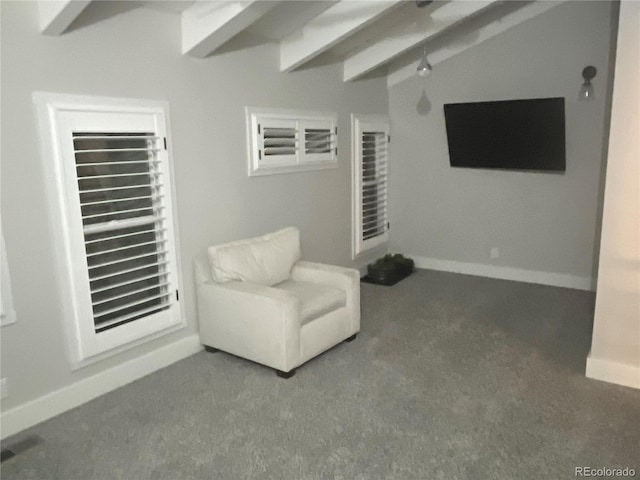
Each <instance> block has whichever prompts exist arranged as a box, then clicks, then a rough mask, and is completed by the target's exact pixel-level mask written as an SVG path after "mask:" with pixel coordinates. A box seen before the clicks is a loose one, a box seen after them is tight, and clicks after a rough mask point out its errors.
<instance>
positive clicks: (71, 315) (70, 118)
mask: <svg viewBox="0 0 640 480" xmlns="http://www.w3.org/2000/svg"><path fill="white" fill-rule="evenodd" d="M33 100H34V103H35V106H36V111H37V114H38V120H39V127H40V137H41V138H40V140H41V141H40V144H41V148H42V152H41V153H42V159H43V162H44V165H45V173H46V177H47V178H51V179H53V181H52V182H47V196H48V199H49V203H50V205H51V206H52V211H51V212H50V214H49V218H50V228H51V229H52V230H53V232H54V236H53V244H54V248H55V250H56V252H57V254H56V269H57V271H58V274H59V275H58V276H59V278H61V279H62V281H61V282H60V287H61V294H62V298H63V302H62V303H63V313H64V319H65V320H64V325H63V327H64V331H65V333H66V336H67V339H68V342H67V344H68V347H69V356H70V360H71V363H72V368H73V369H76V368H80V367H82V366H85V365H88V364H90V363H93V362H95V361H98V360H101V359H103V358H106V357H109V356H111V355H114V354H117V353H119V352H122V351H124V350H127V349H129V348H133V347H135V346H137V345H140V344H142V343H144V342H147V341H150V340H152V339H155V338H158V337H160V336H163V335H166V334H168V333H171V332H173V331H175V330H178V329H180V328H183V327H185V326H186V316H185V312H184V305H183V303H182V302H181V301H180V300H179V299H177V298H174V299H173V300H172V302H171V304H172V306H171V307H170V308H169V309H168V310H165V311H160V312H157V313H155V314H153V315H149V316H145V317H142V318H140V319H137V320H135V321H132V322H129V323H125V324H123V325H119V326H117V327H114V328H111V329H109V330H105V331H102V332H99V333H98V332H96V331H95V325H94V316H93V312H92V307H91V296H90V290H89V277H88V270H87V256H86V251H85V242H84V229H83V225H82V218H81V217H82V214H81V211H80V199H79V188H78V183H77V182H78V180H77V173H76V163H75V157H74V153H73V138H72V136H71V135H69V134H70V133H72V131H73V130H72V128H74V122H76V121H80V122H81V120H80V117H81V116H83V115H88V117H87V118H90V117H93V118H92V122H95V123H92V125H93V128H95V127H96V125H99V124H101V122H104V124H105V131H115V130H113V129H112V126H111V125H112V122H111V119H112V118H113V116H114V115H116V116H118V115H119V116H121V117H122V118H123V120H124V119H125V118H127V119H129V120H131V121H132V122H133V123H138V122H144V123H148V124H149V125H152V128H153V131H154V132H157V135H158V136H162V137H164V138H165V141H166V149H165V150H163V151H162V153H161V154H160V155H161V165H162V167H161V168H162V170H163V173H164V175H165V179H164V183H165V186H164V194H165V195H166V198H165V199H164V200H163V204H162V205H163V209H164V210H165V217H166V228H167V230H168V231H169V237H168V238H169V240H168V241H169V244H170V245H172V247H171V248H170V253H169V259H170V261H171V263H173V265H174V266H173V269H172V272H171V276H172V277H171V278H172V280H171V285H172V288H176V290H177V291H182V290H183V288H182V287H183V283H182V271H181V261H180V242H179V237H178V219H177V212H176V208H175V198H176V192H175V181H174V178H175V175H174V171H173V161H172V158H171V151H172V149H171V139H170V135H169V132H170V125H169V106H168V104H167V103H166V102H162V101H151V100H138V99H128V98H112V97H96V96H82V95H68V94H57V93H48V92H36V93H34V95H33ZM138 119H139V120H138ZM125 123H126V122H125ZM79 128H82V127H79ZM124 131H125V132H126V130H124ZM169 291H170V292H171V290H169ZM88 292H89V296H88V297H87V293H88ZM170 295H175V296H176V297H177V293H175V294H174V293H173V292H171V293H170ZM158 314H160V315H158Z"/></svg>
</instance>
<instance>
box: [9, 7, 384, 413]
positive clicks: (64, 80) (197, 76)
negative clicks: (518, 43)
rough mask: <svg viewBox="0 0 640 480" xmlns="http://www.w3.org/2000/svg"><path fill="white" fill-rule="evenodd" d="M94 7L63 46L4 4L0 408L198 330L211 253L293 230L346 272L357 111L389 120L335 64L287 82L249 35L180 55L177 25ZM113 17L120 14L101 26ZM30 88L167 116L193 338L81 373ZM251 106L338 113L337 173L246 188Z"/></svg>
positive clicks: (369, 91)
mask: <svg viewBox="0 0 640 480" xmlns="http://www.w3.org/2000/svg"><path fill="white" fill-rule="evenodd" d="M97 3H99V4H101V5H94V4H92V5H90V6H89V7H88V10H87V11H85V12H84V13H83V17H82V18H81V19H79V20H80V21H79V24H76V25H74V26H73V27H74V28H72V30H71V31H70V32H69V33H67V34H65V35H62V36H60V37H46V36H43V35H40V34H39V33H38V30H37V4H36V3H35V2H2V4H1V8H2V10H1V17H2V31H1V32H2V39H1V40H2V52H1V53H2V96H1V101H2V120H3V121H2V132H1V133H2V150H1V153H2V179H1V180H2V184H1V188H2V190H1V194H2V226H3V232H4V236H5V240H6V246H7V253H8V260H9V267H10V269H11V276H12V286H13V296H14V303H15V308H16V311H17V316H18V323H17V324H15V325H10V326H7V327H4V328H3V329H2V332H1V333H2V339H1V341H2V344H1V346H2V356H1V361H2V377H7V378H8V379H9V397H8V398H7V399H5V400H3V402H2V409H3V410H6V409H10V408H12V407H15V406H17V405H20V404H22V403H24V402H26V401H28V400H31V399H34V398H37V397H40V396H42V395H44V394H46V393H48V392H51V391H54V390H56V389H59V388H61V387H63V386H65V385H68V384H71V383H73V382H75V381H78V380H80V379H81V378H84V377H87V376H89V375H92V374H96V373H98V372H100V371H102V370H105V369H107V368H109V367H111V366H114V365H116V364H120V363H122V362H124V361H126V360H128V359H131V358H133V357H137V356H139V355H142V354H144V353H145V352H149V351H151V350H154V349H156V348H158V347H160V346H162V345H166V344H168V343H170V342H173V341H176V340H178V339H180V338H182V337H184V336H187V335H190V334H193V333H195V332H196V331H197V319H196V306H195V294H194V282H193V272H192V261H193V259H194V257H195V256H196V255H201V254H203V253H204V251H205V248H206V247H207V246H208V245H210V244H214V243H218V242H223V241H227V240H231V239H237V238H242V237H245V236H250V235H256V234H260V233H264V232H266V231H269V230H274V229H277V228H280V227H283V226H286V225H297V226H298V227H299V228H300V229H301V233H302V248H303V255H304V257H306V258H307V259H310V260H317V261H323V262H331V263H336V264H343V265H348V264H350V263H351V260H350V245H351V239H350V235H351V218H350V217H351V211H350V204H351V203H350V182H351V176H350V175H351V174H350V168H351V167H350V164H351V159H350V158H349V155H350V152H351V148H350V117H349V114H350V113H351V112H360V113H387V105H388V99H387V90H386V85H385V83H384V80H382V79H377V80H369V81H363V82H357V83H355V84H348V85H345V84H343V83H342V81H341V73H342V72H341V69H340V68H339V67H336V66H323V67H317V68H313V69H307V70H304V71H302V72H298V73H293V74H280V73H279V72H278V71H277V65H278V63H279V61H278V60H279V59H278V49H277V47H276V46H275V45H261V44H260V42H255V45H253V46H251V43H252V42H251V41H250V40H251V39H247V38H245V40H249V41H248V42H245V45H244V47H245V48H242V49H241V48H239V47H240V45H239V42H235V44H236V45H235V47H234V46H233V45H232V46H231V47H229V48H227V49H226V50H227V52H226V53H223V54H221V55H218V56H214V57H211V58H207V59H203V60H196V59H193V58H188V57H184V56H182V55H181V54H180V38H179V32H180V28H179V17H178V16H177V15H172V14H169V13H165V12H159V11H155V10H149V9H145V10H140V9H132V10H130V11H127V12H119V11H118V10H122V9H123V8H124V9H127V8H131V7H132V6H135V3H131V4H128V5H127V4H121V3H116V4H114V5H113V7H110V6H109V5H106V4H105V2H97ZM105 8H113V9H114V10H113V11H112V12H111V13H110V16H109V18H107V19H106V20H104V19H102V17H103V15H102V14H101V12H102V11H103V10H104V9H105ZM98 19H100V20H101V21H97V20H98ZM94 20H96V21H94ZM36 90H42V91H52V92H65V93H73V94H89V95H107V96H123V97H135V98H150V99H161V100H167V101H168V102H169V104H170V108H171V118H170V120H171V127H172V138H173V146H174V151H173V159H174V162H175V182H176V187H177V207H178V208H177V211H178V217H179V224H180V227H179V234H180V241H181V255H182V263H183V265H182V267H183V275H184V280H185V292H184V296H183V298H184V301H185V304H186V314H187V318H188V327H187V328H186V329H184V330H182V331H180V332H177V333H174V334H172V335H170V336H168V337H163V338H162V339H159V340H155V341H153V342H151V343H147V344H145V345H143V346H141V347H139V348H136V349H134V350H130V351H127V352H125V353H123V354H119V355H117V356H116V357H112V358H110V359H107V360H105V361H102V362H99V363H97V364H93V365H91V366H89V367H86V368H84V369H81V370H78V371H75V372H71V371H70V366H69V363H68V361H67V357H66V348H65V337H64V334H63V328H62V326H63V318H62V314H61V305H60V304H61V301H62V300H61V297H60V295H59V292H58V287H57V285H58V282H59V279H58V276H57V273H56V270H55V267H54V255H55V252H56V250H57V248H58V247H56V245H54V244H53V241H54V239H53V238H52V235H51V232H50V229H49V227H48V215H49V209H48V207H47V203H46V198H45V195H44V189H45V184H46V183H47V182H48V181H49V179H47V178H45V177H44V174H43V168H42V160H41V157H40V152H39V143H38V138H37V131H36V118H35V115H34V108H33V104H32V99H31V96H32V93H33V92H34V91H36ZM246 105H251V106H259V107H279V108H304V109H316V110H330V111H331V110H334V111H337V112H338V114H339V120H338V123H339V130H340V140H339V151H340V159H339V160H340V166H339V168H338V169H335V170H326V171H318V172H305V173H294V174H285V175H275V176H268V177H255V178H248V177H247V175H246V173H245V172H246V147H245V145H246V144H245V119H244V107H245V106H246Z"/></svg>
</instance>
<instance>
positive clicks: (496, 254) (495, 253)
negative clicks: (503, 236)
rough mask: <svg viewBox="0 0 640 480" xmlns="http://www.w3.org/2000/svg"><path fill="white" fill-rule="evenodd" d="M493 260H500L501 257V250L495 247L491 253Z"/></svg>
mask: <svg viewBox="0 0 640 480" xmlns="http://www.w3.org/2000/svg"><path fill="white" fill-rule="evenodd" d="M490 256H491V258H498V257H499V256H500V249H499V248H498V247H493V248H492V249H491V253H490Z"/></svg>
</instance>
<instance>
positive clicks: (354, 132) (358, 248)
mask: <svg viewBox="0 0 640 480" xmlns="http://www.w3.org/2000/svg"><path fill="white" fill-rule="evenodd" d="M365 130H374V131H379V132H384V133H385V138H386V140H387V141H386V151H387V155H386V168H387V172H386V174H385V179H386V182H387V196H386V197H385V200H384V207H385V210H386V212H385V218H386V226H385V231H384V233H382V234H380V235H376V236H375V237H372V238H369V239H366V240H364V239H363V227H362V223H363V222H362V217H363V201H362V197H363V193H362V192H363V188H362V187H363V185H362V183H363V182H362V164H363V159H362V141H361V139H362V132H363V131H365ZM390 132H391V122H390V120H389V117H388V116H386V115H362V114H355V113H352V114H351V148H352V155H351V159H352V165H351V191H352V195H351V198H352V208H351V218H352V222H351V231H352V236H351V237H352V249H351V258H352V259H353V260H355V259H357V258H359V257H361V256H362V255H364V254H366V253H367V252H369V251H371V250H373V249H376V248H378V247H380V246H382V245H385V244H387V243H388V242H389V222H390V220H389V197H388V188H389V187H388V185H389V161H390V153H389V146H390V143H391V142H390Z"/></svg>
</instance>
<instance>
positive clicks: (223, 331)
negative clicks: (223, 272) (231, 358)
mask: <svg viewBox="0 0 640 480" xmlns="http://www.w3.org/2000/svg"><path fill="white" fill-rule="evenodd" d="M197 297H198V316H199V320H200V338H201V340H202V342H203V343H204V344H205V345H210V346H212V347H215V348H219V349H221V350H224V351H226V352H229V353H233V354H235V355H239V356H241V357H244V358H248V359H250V360H254V361H256V362H259V363H262V364H264V365H269V366H271V367H273V368H276V369H278V370H282V371H285V372H287V371H289V370H291V369H292V368H295V367H296V366H297V362H298V360H299V357H300V323H299V320H298V311H299V301H298V299H297V298H296V297H295V296H294V295H293V294H291V293H289V292H286V291H283V290H278V289H276V288H271V287H266V286H264V285H258V284H255V283H250V282H235V281H233V282H226V283H216V282H213V281H212V280H208V281H206V282H204V283H201V284H200V285H198V287H197Z"/></svg>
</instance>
